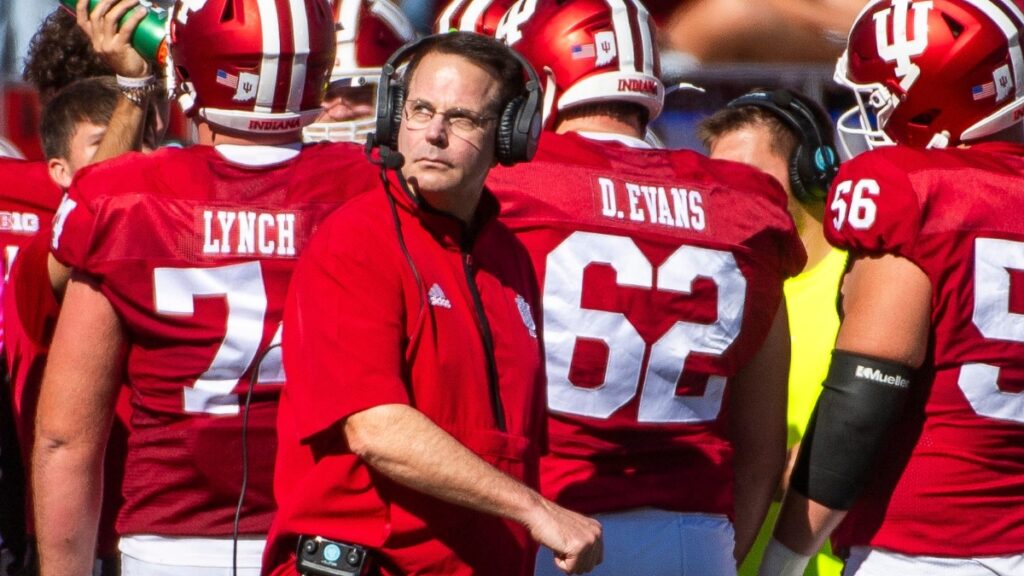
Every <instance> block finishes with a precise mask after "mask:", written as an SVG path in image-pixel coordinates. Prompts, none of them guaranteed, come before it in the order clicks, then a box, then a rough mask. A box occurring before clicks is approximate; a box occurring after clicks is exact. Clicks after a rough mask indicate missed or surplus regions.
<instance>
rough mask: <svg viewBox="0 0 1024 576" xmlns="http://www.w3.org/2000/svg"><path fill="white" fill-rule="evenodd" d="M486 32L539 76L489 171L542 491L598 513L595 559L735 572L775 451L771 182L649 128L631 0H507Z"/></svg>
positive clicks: (781, 326)
mask: <svg viewBox="0 0 1024 576" xmlns="http://www.w3.org/2000/svg"><path fill="white" fill-rule="evenodd" d="M497 34H498V38H499V39H503V40H504V41H505V42H506V43H508V44H509V45H510V46H511V47H512V48H514V49H515V50H517V51H519V52H520V53H522V54H523V56H524V57H525V58H526V59H527V60H529V61H530V62H531V64H533V66H534V67H535V68H536V69H537V70H538V71H542V72H541V74H542V76H543V77H544V78H543V81H544V82H545V83H546V87H545V90H544V95H545V123H546V127H547V129H548V131H547V132H545V133H544V134H543V137H542V138H541V141H540V147H539V149H538V151H537V155H536V157H535V159H534V160H533V162H531V163H530V164H529V165H526V166H523V167H516V168H511V169H496V170H495V171H493V172H492V174H491V176H490V177H489V179H488V186H489V187H490V188H491V189H492V190H493V191H494V193H495V195H497V196H498V198H499V199H500V200H501V202H502V217H503V218H504V220H505V222H507V223H508V224H509V226H510V227H511V228H512V229H513V230H514V231H516V232H517V236H518V237H519V239H520V240H521V241H522V242H523V244H524V245H525V246H526V248H527V249H528V250H529V251H530V253H531V257H532V259H533V263H534V266H535V267H536V268H537V271H538V275H539V276H540V281H541V287H542V305H543V306H542V307H543V312H542V316H543V337H544V346H545V353H546V364H547V381H548V412H549V420H548V430H549V434H550V437H549V454H548V455H546V456H545V457H544V458H542V461H541V466H542V470H541V488H542V491H543V493H544V494H545V496H547V497H548V498H551V499H553V500H555V501H556V502H557V503H559V504H561V505H563V506H566V507H568V508H570V509H573V510H577V511H580V512H583V513H586V514H594V515H595V518H597V519H598V520H600V522H601V523H602V525H603V526H604V527H605V534H606V547H607V550H606V554H605V563H604V564H603V565H602V566H600V567H599V568H598V573H600V574H652V575H660V574H673V575H678V574H734V573H735V571H736V559H737V558H742V557H743V555H744V554H745V551H746V549H747V548H748V547H749V545H750V542H751V541H752V540H753V538H754V535H755V534H756V532H757V529H758V526H759V524H760V522H761V520H762V518H763V516H764V513H765V510H766V509H767V507H768V503H769V501H770V500H771V495H772V493H773V491H774V489H775V486H776V484H775V483H776V482H777V481H778V478H779V476H780V474H781V472H782V466H783V461H784V452H785V405H786V404H785V403H786V395H785V387H786V373H787V368H788V355H789V338H788V331H787V327H786V313H785V307H784V306H783V304H782V282H783V280H784V279H785V278H786V277H788V276H790V275H793V274H795V273H797V272H798V271H799V270H800V269H801V268H802V267H803V263H804V259H805V255H804V250H803V248H802V246H801V245H800V242H799V239H798V237H797V236H796V233H795V230H794V228H793V223H792V220H791V219H790V218H789V215H788V214H787V213H786V196H785V193H784V192H783V191H782V189H781V188H780V187H779V185H778V184H777V183H775V182H774V181H773V180H772V179H771V178H769V177H768V176H766V175H764V174H762V173H761V172H759V171H757V170H754V169H752V168H750V167H748V166H744V165H740V164H735V163H731V162H720V161H712V160H709V159H707V158H706V157H704V156H702V155H700V154H697V153H695V152H690V151H669V150H660V149H652V148H651V147H650V145H648V144H647V143H645V142H644V140H643V136H644V131H645V129H646V126H647V123H648V122H650V121H651V120H653V119H654V118H655V117H657V116H658V114H659V113H660V112H661V109H662V105H663V100H664V88H663V85H662V83H661V81H660V80H659V78H658V60H657V55H656V52H655V48H654V36H655V32H654V29H653V27H652V24H651V21H650V18H649V16H648V13H647V11H646V10H645V9H644V7H643V5H642V4H641V3H639V2H636V1H634V0H580V1H576V2H558V1H555V0H540V1H520V2H517V3H515V4H514V5H513V6H512V7H511V8H510V9H509V10H508V12H507V13H506V14H505V16H504V17H503V18H502V20H501V22H500V24H499V25H498V30H497ZM734 468H735V473H734ZM734 510H735V512H734ZM734 541H735V546H734ZM734 548H735V552H734ZM734 554H735V555H734ZM549 566H551V561H550V559H545V558H539V559H538V562H537V567H538V573H543V574H547V573H550V569H549ZM680 567H682V568H680Z"/></svg>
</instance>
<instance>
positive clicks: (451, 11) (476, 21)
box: [434, 0, 515, 38]
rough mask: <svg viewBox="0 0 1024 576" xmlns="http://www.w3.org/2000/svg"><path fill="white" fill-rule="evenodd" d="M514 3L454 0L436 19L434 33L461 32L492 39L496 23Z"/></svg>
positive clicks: (509, 0) (513, 0)
mask: <svg viewBox="0 0 1024 576" xmlns="http://www.w3.org/2000/svg"><path fill="white" fill-rule="evenodd" d="M514 3H515V0H454V2H451V3H449V4H448V6H446V7H445V9H444V10H443V11H442V12H441V15H440V16H438V17H437V22H436V23H435V24H434V32H437V33H438V34H442V33H444V32H451V31H452V30H462V31H463V32H476V33H477V34H483V35H484V36H490V37H491V38H494V32H495V31H496V30H497V29H498V21H499V20H501V17H502V16H504V14H505V11H506V10H508V7H509V6H511V5H512V4H514Z"/></svg>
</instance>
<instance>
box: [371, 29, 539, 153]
mask: <svg viewBox="0 0 1024 576" xmlns="http://www.w3.org/2000/svg"><path fill="white" fill-rule="evenodd" d="M446 34H460V32H446ZM462 34H468V32H462ZM439 36H440V35H439V34H435V35H432V36H426V37H424V38H421V39H419V40H413V41H412V42H409V43H407V44H405V45H403V46H402V47H401V48H399V49H398V50H397V51H396V52H395V53H394V54H392V55H391V58H388V61H387V63H385V64H384V67H383V68H382V69H381V74H380V82H379V83H378V84H377V128H376V131H375V132H374V133H373V134H370V135H369V138H368V139H367V150H368V151H369V150H371V149H373V148H378V147H379V148H380V152H381V154H380V155H381V163H383V164H384V166H386V167H387V168H394V169H397V168H400V167H401V166H402V161H403V159H402V157H401V155H400V154H399V153H398V152H397V151H396V150H397V148H398V128H399V126H401V124H402V111H403V109H404V107H405V85H404V82H403V78H402V77H401V75H400V74H398V69H399V67H400V65H401V63H402V62H404V61H405V60H406V59H407V58H408V57H410V56H411V55H413V54H416V53H417V52H418V51H419V50H421V49H423V48H428V47H429V44H431V43H432V42H434V41H435V40H436V39H437V38H438V37H439ZM508 50H509V52H511V53H512V55H513V56H514V57H515V59H516V60H517V61H518V62H519V64H520V65H521V66H522V67H523V70H524V71H525V72H526V75H527V81H526V86H525V91H524V93H523V94H520V95H519V96H516V97H515V98H512V100H511V101H509V102H508V103H506V104H505V107H504V108H503V109H502V110H501V113H500V114H499V115H498V128H497V130H496V131H495V146H494V156H495V159H497V161H498V162H500V163H501V164H502V165H504V166H512V165H513V164H517V163H519V162H529V161H530V160H531V159H532V158H533V155H534V154H535V153H536V152H537V141H538V140H539V139H540V132H541V127H542V123H541V114H540V106H541V102H542V101H543V98H542V95H541V89H540V79H539V78H538V77H537V72H536V71H535V70H534V69H533V66H531V65H530V63H529V62H527V61H526V59H525V58H523V57H522V56H521V55H519V53H518V52H516V51H515V50H513V49H511V48H509V49H508Z"/></svg>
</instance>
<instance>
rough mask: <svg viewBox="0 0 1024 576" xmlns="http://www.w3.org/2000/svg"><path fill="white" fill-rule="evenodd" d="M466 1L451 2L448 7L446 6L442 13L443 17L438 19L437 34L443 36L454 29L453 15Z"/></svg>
mask: <svg viewBox="0 0 1024 576" xmlns="http://www.w3.org/2000/svg"><path fill="white" fill-rule="evenodd" d="M464 1H465V0H459V1H457V2H449V3H448V6H445V9H444V11H442V12H441V16H440V17H439V18H438V19H437V32H438V34H443V33H445V32H447V31H448V30H450V29H452V28H454V27H455V26H453V25H452V15H453V14H454V13H455V11H456V10H457V9H458V8H459V6H461V5H462V2H464Z"/></svg>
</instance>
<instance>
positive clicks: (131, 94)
mask: <svg viewBox="0 0 1024 576" xmlns="http://www.w3.org/2000/svg"><path fill="white" fill-rule="evenodd" d="M117 88H118V90H120V91H121V94H122V95H124V97H125V98H127V99H128V100H129V101H131V102H132V103H133V104H135V105H136V106H140V107H141V106H145V105H146V101H147V100H149V97H150V96H151V95H152V94H153V92H156V77H155V76H153V75H152V74H150V75H149V76H146V77H144V78H126V77H124V76H117Z"/></svg>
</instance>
